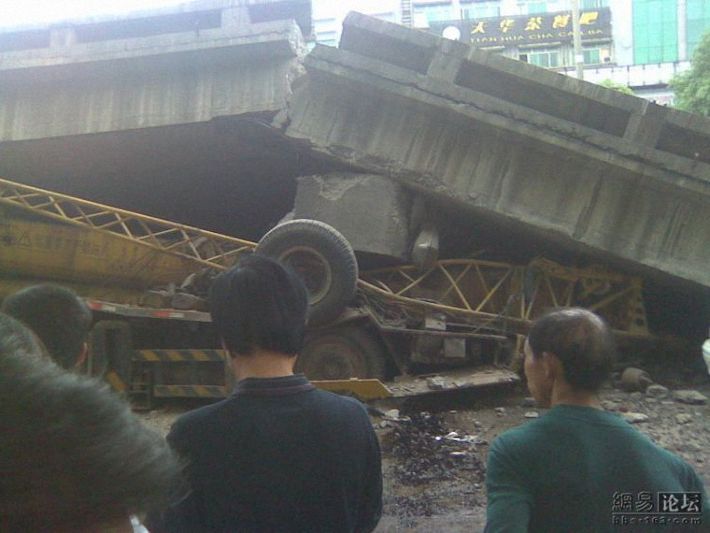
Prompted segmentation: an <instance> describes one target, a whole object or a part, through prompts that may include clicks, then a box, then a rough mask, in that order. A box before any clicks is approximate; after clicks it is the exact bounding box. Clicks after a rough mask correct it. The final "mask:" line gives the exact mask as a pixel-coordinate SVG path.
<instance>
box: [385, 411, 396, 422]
mask: <svg viewBox="0 0 710 533" xmlns="http://www.w3.org/2000/svg"><path fill="white" fill-rule="evenodd" d="M385 416H386V417H387V418H391V419H393V420H398V419H399V409H390V410H389V411H385Z"/></svg>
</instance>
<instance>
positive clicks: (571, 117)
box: [277, 14, 710, 286]
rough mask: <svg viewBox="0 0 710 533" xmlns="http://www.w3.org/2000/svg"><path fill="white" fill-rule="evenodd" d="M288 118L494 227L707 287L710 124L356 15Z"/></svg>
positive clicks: (306, 136) (291, 130) (332, 147)
mask: <svg viewBox="0 0 710 533" xmlns="http://www.w3.org/2000/svg"><path fill="white" fill-rule="evenodd" d="M305 66H306V69H307V72H308V75H307V83H306V84H304V85H302V86H301V87H300V88H299V89H298V90H296V91H295V93H294V95H293V97H292V98H291V100H290V104H289V107H288V112H287V113H283V114H282V115H281V116H280V117H279V118H278V120H277V125H278V126H280V127H282V128H283V129H284V131H285V133H286V135H287V136H288V137H290V138H292V139H293V140H294V141H298V142H303V143H305V144H306V145H308V146H309V147H310V148H311V149H313V150H315V151H317V152H320V153H322V154H324V155H326V156H328V157H329V158H332V159H333V160H336V161H338V162H341V163H347V164H349V165H351V166H353V167H356V168H360V169H363V170H364V171H367V172H371V173H376V174H380V175H383V176H388V177H391V178H393V179H396V180H398V181H399V182H400V183H402V184H405V185H407V186H409V187H413V188H416V189H418V190H420V191H423V192H424V193H425V194H427V195H431V196H434V197H438V198H442V199H446V200H448V201H452V202H454V203H455V204H457V205H459V206H462V207H464V208H465V209H467V210H468V211H469V212H470V213H471V214H474V215H478V216H480V217H482V219H485V220H488V221H490V222H492V223H494V224H495V223H503V224H509V225H512V227H514V228H518V229H519V230H521V231H531V232H533V233H537V234H543V235H544V236H545V237H546V238H549V239H554V240H555V241H557V242H559V243H560V244H562V245H564V246H567V247H571V248H574V249H580V250H584V251H586V252H591V253H592V254H596V255H601V257H610V258H617V259H621V260H623V261H624V262H626V264H628V265H634V266H637V267H638V266H641V267H643V269H646V270H647V271H649V272H650V271H655V272H660V273H664V274H666V275H670V276H673V277H676V278H682V279H684V280H687V281H690V282H694V283H698V284H700V285H704V286H710V268H708V265H710V217H708V214H709V213H710V120H707V119H705V118H703V117H700V116H694V115H690V114H687V113H683V112H680V111H675V110H672V109H668V108H665V107H660V106H657V105H655V104H652V103H650V102H647V101H645V100H642V99H640V98H635V97H631V96H627V95H624V94H621V93H618V92H616V91H612V90H610V89H606V88H603V87H600V86H598V85H593V84H591V83H586V82H583V81H578V80H575V79H572V78H569V77H566V76H563V75H560V74H556V73H553V72H549V71H545V70H543V69H539V68H536V67H533V66H530V65H526V64H523V63H520V62H518V61H513V60H510V59H507V58H504V57H501V56H496V55H494V54H491V53H487V52H484V51H479V50H475V49H472V48H469V47H468V46H466V45H463V44H461V43H458V42H454V41H447V40H444V39H440V38H437V37H435V36H433V35H429V34H426V33H423V32H419V31H414V30H409V29H407V28H404V27H401V26H397V25H394V24H389V23H386V22H382V21H379V20H376V19H372V18H370V17H365V16H363V15H359V14H351V15H350V16H349V17H348V19H347V20H346V22H345V25H344V32H343V37H342V41H341V47H340V49H334V48H329V47H316V49H315V50H313V51H312V52H311V53H310V54H309V55H308V56H307V57H306V59H305Z"/></svg>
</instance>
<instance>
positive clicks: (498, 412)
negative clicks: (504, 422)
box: [495, 407, 505, 416]
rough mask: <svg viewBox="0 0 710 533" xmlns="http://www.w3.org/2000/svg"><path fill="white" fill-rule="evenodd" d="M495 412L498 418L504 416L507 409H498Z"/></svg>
mask: <svg viewBox="0 0 710 533" xmlns="http://www.w3.org/2000/svg"><path fill="white" fill-rule="evenodd" d="M495 411H496V414H497V415H498V416H503V415H504V414H505V407H496V409H495Z"/></svg>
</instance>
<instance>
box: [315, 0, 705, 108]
mask: <svg viewBox="0 0 710 533" xmlns="http://www.w3.org/2000/svg"><path fill="white" fill-rule="evenodd" d="M578 1H579V7H580V30H581V38H582V54H583V57H584V78H585V79H586V80H588V81H592V82H596V83H599V82H601V81H604V80H611V81H613V82H616V83H619V84H623V85H626V86H628V87H630V88H631V89H632V90H633V91H634V92H635V93H636V94H637V95H639V96H643V97H645V98H649V99H651V100H654V101H656V102H658V103H660V104H672V103H673V93H672V90H671V89H670V88H669V86H668V83H669V81H670V80H671V78H672V77H673V76H674V75H676V74H677V73H679V72H682V71H684V70H686V69H687V68H689V66H690V59H691V57H692V54H693V51H694V49H695V47H696V46H697V44H698V42H699V41H700V39H701V37H702V35H703V33H704V32H706V31H710V0H578ZM336 4H337V6H336ZM350 10H355V11H360V12H361V13H365V14H369V15H373V16H376V17H378V18H382V19H384V20H389V21H391V22H397V23H406V24H408V25H412V26H414V27H417V28H420V29H423V30H425V31H429V32H432V33H436V34H437V35H441V36H443V37H447V38H450V39H455V40H460V41H462V42H466V43H470V44H472V45H474V46H477V47H480V48H484V49H487V50H490V51H493V52H496V53H500V54H502V55H505V56H508V57H511V58H514V59H519V60H521V61H526V62H528V63H532V64H534V65H538V66H540V67H545V68H549V69H553V70H556V71H559V72H562V73H564V74H568V75H570V76H575V75H576V74H575V66H574V63H575V61H574V60H575V58H574V47H573V42H572V41H573V37H572V26H573V24H572V16H571V2H570V0H402V1H392V0H381V1H378V2H373V1H371V0H359V1H358V0H349V1H338V2H334V1H332V0H325V1H324V0H314V2H313V12H314V27H315V33H316V40H317V41H318V42H321V43H323V44H330V45H333V46H334V45H336V44H337V41H338V39H339V31H340V30H339V28H340V26H341V24H342V19H343V18H344V16H345V15H346V14H347V12H348V11H350ZM324 14H327V16H326V15H324Z"/></svg>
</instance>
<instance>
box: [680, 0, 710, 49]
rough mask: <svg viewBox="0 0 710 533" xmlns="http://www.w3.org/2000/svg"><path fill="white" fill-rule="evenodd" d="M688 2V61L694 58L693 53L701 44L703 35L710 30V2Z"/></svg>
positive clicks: (696, 0) (691, 0) (705, 0)
mask: <svg viewBox="0 0 710 533" xmlns="http://www.w3.org/2000/svg"><path fill="white" fill-rule="evenodd" d="M686 1H687V4H686V13H687V15H686V18H687V32H688V41H687V45H688V59H691V58H692V57H693V51H694V50H695V47H696V46H697V45H698V43H699V42H700V39H701V38H702V36H703V33H704V32H705V31H706V30H710V1H708V0H686Z"/></svg>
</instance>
